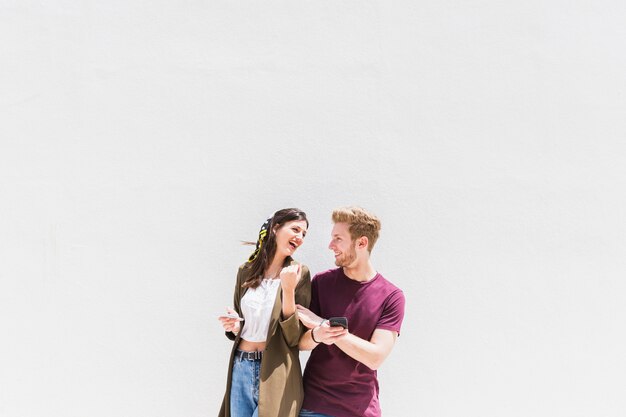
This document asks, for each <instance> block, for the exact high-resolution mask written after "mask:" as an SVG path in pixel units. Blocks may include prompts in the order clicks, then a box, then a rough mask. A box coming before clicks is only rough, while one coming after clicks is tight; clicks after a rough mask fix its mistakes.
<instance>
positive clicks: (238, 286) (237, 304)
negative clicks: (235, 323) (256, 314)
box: [224, 266, 243, 340]
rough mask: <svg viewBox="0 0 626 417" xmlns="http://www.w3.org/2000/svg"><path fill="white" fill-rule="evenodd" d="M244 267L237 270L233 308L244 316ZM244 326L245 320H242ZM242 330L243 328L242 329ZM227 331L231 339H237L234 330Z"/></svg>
mask: <svg viewBox="0 0 626 417" xmlns="http://www.w3.org/2000/svg"><path fill="white" fill-rule="evenodd" d="M242 279H243V267H241V266H240V267H239V271H237V279H236V280H235V291H234V294H233V308H234V309H235V311H236V312H237V314H239V316H241V317H243V315H242V314H241V284H242V283H243V281H242ZM241 325H242V326H243V321H242V322H241ZM240 332H241V330H240ZM224 333H226V337H227V338H229V339H230V340H235V339H236V338H237V336H236V335H235V333H233V332H224Z"/></svg>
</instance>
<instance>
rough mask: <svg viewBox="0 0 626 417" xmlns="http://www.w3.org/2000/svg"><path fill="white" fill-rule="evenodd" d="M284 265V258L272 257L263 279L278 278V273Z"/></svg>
mask: <svg viewBox="0 0 626 417" xmlns="http://www.w3.org/2000/svg"><path fill="white" fill-rule="evenodd" d="M284 263H285V258H284V257H278V256H274V259H272V263H271V264H269V266H268V267H267V268H265V271H264V272H265V278H278V276H279V275H280V271H281V270H282V269H283V264H284Z"/></svg>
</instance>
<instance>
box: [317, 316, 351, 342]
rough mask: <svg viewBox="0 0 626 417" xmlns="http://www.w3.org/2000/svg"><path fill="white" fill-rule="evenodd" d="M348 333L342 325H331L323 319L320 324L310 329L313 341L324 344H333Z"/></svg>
mask: <svg viewBox="0 0 626 417" xmlns="http://www.w3.org/2000/svg"><path fill="white" fill-rule="evenodd" d="M347 334H348V330H346V329H344V328H343V327H339V326H333V327H331V326H330V324H328V320H325V321H324V323H323V324H322V325H321V326H317V327H315V328H314V329H312V330H311V337H312V338H314V340H313V341H314V342H319V343H324V344H325V345H333V344H335V342H337V341H338V340H341V339H342V338H343V337H345V336H346V335H347Z"/></svg>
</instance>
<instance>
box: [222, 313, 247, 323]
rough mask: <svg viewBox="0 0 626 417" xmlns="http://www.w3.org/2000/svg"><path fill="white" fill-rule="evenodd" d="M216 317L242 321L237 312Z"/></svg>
mask: <svg viewBox="0 0 626 417" xmlns="http://www.w3.org/2000/svg"><path fill="white" fill-rule="evenodd" d="M218 318H220V319H237V321H243V319H242V318H241V317H239V316H238V315H237V314H234V313H226V314H221V315H220V316H219V317H218Z"/></svg>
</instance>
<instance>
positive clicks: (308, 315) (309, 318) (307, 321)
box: [296, 304, 324, 329]
mask: <svg viewBox="0 0 626 417" xmlns="http://www.w3.org/2000/svg"><path fill="white" fill-rule="evenodd" d="M296 309H297V310H298V318H299V319H300V321H301V322H302V324H304V326H305V327H307V328H309V329H313V328H315V327H317V326H319V325H320V324H322V320H324V319H323V318H321V317H320V316H318V315H317V314H315V313H314V312H312V311H311V310H309V309H308V308H306V307H303V306H301V305H300V304H297V305H296Z"/></svg>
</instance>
